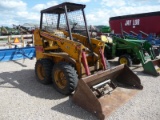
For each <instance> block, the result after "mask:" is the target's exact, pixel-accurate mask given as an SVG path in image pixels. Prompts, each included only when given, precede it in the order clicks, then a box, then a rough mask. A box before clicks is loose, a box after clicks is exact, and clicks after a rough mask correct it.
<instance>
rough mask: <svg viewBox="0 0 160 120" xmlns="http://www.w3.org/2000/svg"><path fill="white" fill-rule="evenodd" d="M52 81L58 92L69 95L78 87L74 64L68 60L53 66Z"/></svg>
mask: <svg viewBox="0 0 160 120" xmlns="http://www.w3.org/2000/svg"><path fill="white" fill-rule="evenodd" d="M52 81H53V85H54V87H55V89H56V90H57V91H58V92H60V93H62V94H64V95H69V94H71V93H72V92H73V91H74V90H75V88H76V87H77V83H78V76H77V73H76V70H75V69H74V67H73V66H72V65H70V64H68V63H66V62H60V63H57V64H55V66H54V67H53V70H52Z"/></svg>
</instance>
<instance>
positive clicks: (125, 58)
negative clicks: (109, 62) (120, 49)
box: [118, 55, 132, 67]
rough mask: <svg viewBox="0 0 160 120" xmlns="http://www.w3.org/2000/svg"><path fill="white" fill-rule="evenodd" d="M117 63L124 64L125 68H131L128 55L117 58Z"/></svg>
mask: <svg viewBox="0 0 160 120" xmlns="http://www.w3.org/2000/svg"><path fill="white" fill-rule="evenodd" d="M118 63H119V64H126V65H127V66H129V67H131V66H132V59H131V57H130V56H129V55H122V56H120V57H119V60H118Z"/></svg>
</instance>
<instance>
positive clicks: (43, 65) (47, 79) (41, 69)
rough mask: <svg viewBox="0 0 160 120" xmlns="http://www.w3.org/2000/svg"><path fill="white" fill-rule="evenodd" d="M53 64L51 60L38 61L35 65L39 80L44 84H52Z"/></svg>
mask: <svg viewBox="0 0 160 120" xmlns="http://www.w3.org/2000/svg"><path fill="white" fill-rule="evenodd" d="M52 67H53V62H52V61H51V60H50V59H46V58H44V59H40V60H37V62H36V65H35V74H36V78H37V80H38V81H39V82H40V83H42V84H49V83H52V78H51V72H52Z"/></svg>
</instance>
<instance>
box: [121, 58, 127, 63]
mask: <svg viewBox="0 0 160 120" xmlns="http://www.w3.org/2000/svg"><path fill="white" fill-rule="evenodd" d="M120 64H128V61H127V59H126V58H124V57H123V58H121V59H120Z"/></svg>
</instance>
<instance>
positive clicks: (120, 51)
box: [101, 36, 160, 76]
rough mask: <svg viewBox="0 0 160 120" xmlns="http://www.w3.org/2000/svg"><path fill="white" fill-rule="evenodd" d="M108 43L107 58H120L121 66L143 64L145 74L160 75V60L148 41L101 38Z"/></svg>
mask: <svg viewBox="0 0 160 120" xmlns="http://www.w3.org/2000/svg"><path fill="white" fill-rule="evenodd" d="M101 40H102V41H104V42H105V43H106V47H105V52H104V54H105V56H106V58H108V59H113V58H114V57H119V59H118V63H119V64H126V65H128V66H132V64H140V63H141V64H142V66H143V68H144V72H146V73H148V74H152V75H154V76H158V75H159V74H160V59H157V58H156V55H155V53H154V51H153V48H152V45H151V44H150V43H149V42H147V41H146V40H131V39H122V38H119V37H116V36H112V40H108V39H107V37H104V36H103V37H101Z"/></svg>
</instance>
